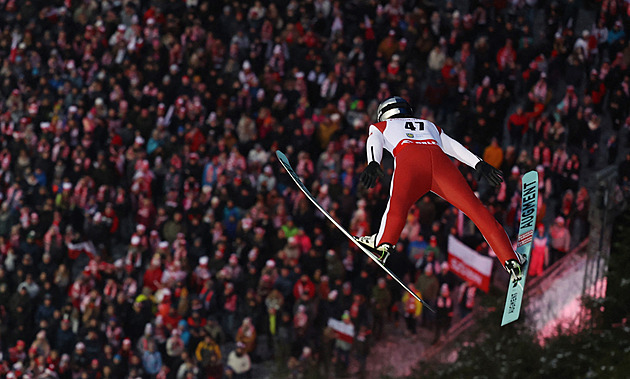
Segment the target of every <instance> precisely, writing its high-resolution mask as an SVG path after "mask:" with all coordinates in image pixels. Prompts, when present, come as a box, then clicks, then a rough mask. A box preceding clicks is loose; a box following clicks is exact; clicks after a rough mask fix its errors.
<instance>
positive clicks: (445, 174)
mask: <svg viewBox="0 0 630 379" xmlns="http://www.w3.org/2000/svg"><path fill="white" fill-rule="evenodd" d="M432 167H433V185H432V186H431V191H433V192H434V193H435V194H437V195H438V196H440V197H442V198H443V199H444V200H446V201H448V202H449V203H451V204H452V205H453V206H455V207H456V208H458V209H459V210H460V211H462V212H464V214H466V216H468V217H469V218H470V219H471V220H472V222H474V223H475V225H476V226H477V228H479V231H481V234H482V235H483V236H484V238H485V239H486V241H488V245H490V247H491V248H492V250H494V253H495V254H496V255H497V257H498V258H499V261H500V262H501V263H502V264H503V263H505V261H507V260H508V259H517V257H516V254H515V253H514V249H513V248H512V243H511V242H510V239H509V238H508V236H507V234H506V233H505V230H504V229H503V227H502V226H501V224H499V222H498V221H497V220H496V219H495V218H494V216H492V214H490V212H489V211H488V209H486V207H485V206H484V205H483V203H482V202H481V200H479V199H478V198H477V196H475V194H474V193H473V191H472V190H471V189H470V186H469V185H468V182H466V180H465V179H464V177H463V176H462V174H461V173H460V172H459V170H458V169H457V168H456V167H455V165H454V164H453V162H451V160H450V158H449V157H448V156H447V155H446V154H443V153H441V151H440V152H435V153H434V154H433V165H432Z"/></svg>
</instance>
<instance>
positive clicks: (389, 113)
mask: <svg viewBox="0 0 630 379" xmlns="http://www.w3.org/2000/svg"><path fill="white" fill-rule="evenodd" d="M396 116H397V117H401V116H402V117H411V116H413V108H411V105H409V103H408V102H407V100H405V99H403V98H402V97H400V96H392V97H390V98H387V99H385V100H384V101H383V102H382V103H381V104H379V106H378V110H377V111H376V120H377V121H378V122H381V121H385V120H387V119H390V118H392V117H396Z"/></svg>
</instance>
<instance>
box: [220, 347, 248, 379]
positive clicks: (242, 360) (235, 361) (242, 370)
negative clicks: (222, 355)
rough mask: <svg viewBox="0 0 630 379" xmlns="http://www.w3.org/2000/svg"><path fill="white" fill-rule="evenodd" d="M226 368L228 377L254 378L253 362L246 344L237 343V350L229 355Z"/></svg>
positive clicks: (237, 378) (238, 378)
mask: <svg viewBox="0 0 630 379" xmlns="http://www.w3.org/2000/svg"><path fill="white" fill-rule="evenodd" d="M226 366H227V367H226V371H227V375H228V377H231V378H233V379H245V378H251V377H252V373H251V370H252V362H251V358H250V356H249V353H248V352H247V349H246V344H245V343H243V342H237V343H236V348H235V349H234V350H232V351H231V352H230V353H229V354H228V358H227V363H226Z"/></svg>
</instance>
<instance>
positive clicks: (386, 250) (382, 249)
mask: <svg viewBox="0 0 630 379" xmlns="http://www.w3.org/2000/svg"><path fill="white" fill-rule="evenodd" d="M354 238H355V239H356V240H357V241H359V242H360V243H361V244H362V245H363V246H365V247H367V248H368V250H370V252H372V254H374V255H375V256H376V258H377V259H378V260H379V261H380V262H381V263H382V264H385V261H386V260H387V258H388V257H389V254H391V253H392V252H393V251H394V247H395V246H394V245H392V244H389V243H382V244H380V245H379V246H378V247H375V246H374V245H376V234H372V235H371V236H363V237H354Z"/></svg>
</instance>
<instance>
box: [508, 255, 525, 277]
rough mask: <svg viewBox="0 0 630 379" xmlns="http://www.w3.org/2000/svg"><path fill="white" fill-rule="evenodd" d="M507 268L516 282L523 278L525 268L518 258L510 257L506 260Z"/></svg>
mask: <svg viewBox="0 0 630 379" xmlns="http://www.w3.org/2000/svg"><path fill="white" fill-rule="evenodd" d="M505 270H506V271H507V272H509V273H510V277H511V278H512V280H513V281H514V282H518V281H520V280H521V279H523V268H522V267H521V264H520V263H519V261H517V260H516V259H508V260H507V261H505Z"/></svg>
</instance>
